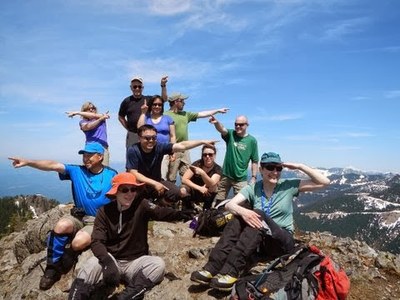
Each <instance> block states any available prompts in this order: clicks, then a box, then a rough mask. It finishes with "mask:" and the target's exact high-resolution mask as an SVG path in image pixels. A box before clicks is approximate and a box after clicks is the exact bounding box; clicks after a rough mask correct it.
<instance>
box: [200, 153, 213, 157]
mask: <svg viewBox="0 0 400 300" xmlns="http://www.w3.org/2000/svg"><path fill="white" fill-rule="evenodd" d="M208 156H209V157H213V156H214V153H203V157H208Z"/></svg>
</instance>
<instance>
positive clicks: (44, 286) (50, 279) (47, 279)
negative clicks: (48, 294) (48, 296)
mask: <svg viewBox="0 0 400 300" xmlns="http://www.w3.org/2000/svg"><path fill="white" fill-rule="evenodd" d="M60 278H61V272H60V271H58V270H57V268H49V267H46V270H45V271H44V275H43V276H42V278H40V283H39V288H40V289H41V290H43V291H46V290H48V289H50V288H51V287H52V286H53V285H54V284H55V283H56V282H57V281H59V280H60Z"/></svg>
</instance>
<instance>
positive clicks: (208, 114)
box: [197, 107, 229, 118]
mask: <svg viewBox="0 0 400 300" xmlns="http://www.w3.org/2000/svg"><path fill="white" fill-rule="evenodd" d="M228 110H229V108H225V107H224V108H219V109H213V110H205V111H201V112H199V113H198V115H197V117H198V118H207V117H211V116H213V115H215V114H217V113H221V114H224V113H227V112H228Z"/></svg>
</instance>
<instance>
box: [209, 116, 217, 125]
mask: <svg viewBox="0 0 400 300" xmlns="http://www.w3.org/2000/svg"><path fill="white" fill-rule="evenodd" d="M208 122H210V123H211V124H215V123H217V122H218V120H217V119H216V118H215V117H214V116H211V117H210V118H209V119H208Z"/></svg>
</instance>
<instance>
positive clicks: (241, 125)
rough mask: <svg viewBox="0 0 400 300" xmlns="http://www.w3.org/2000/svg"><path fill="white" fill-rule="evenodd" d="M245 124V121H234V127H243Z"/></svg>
mask: <svg viewBox="0 0 400 300" xmlns="http://www.w3.org/2000/svg"><path fill="white" fill-rule="evenodd" d="M245 125H247V123H235V127H243V126H245Z"/></svg>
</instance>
